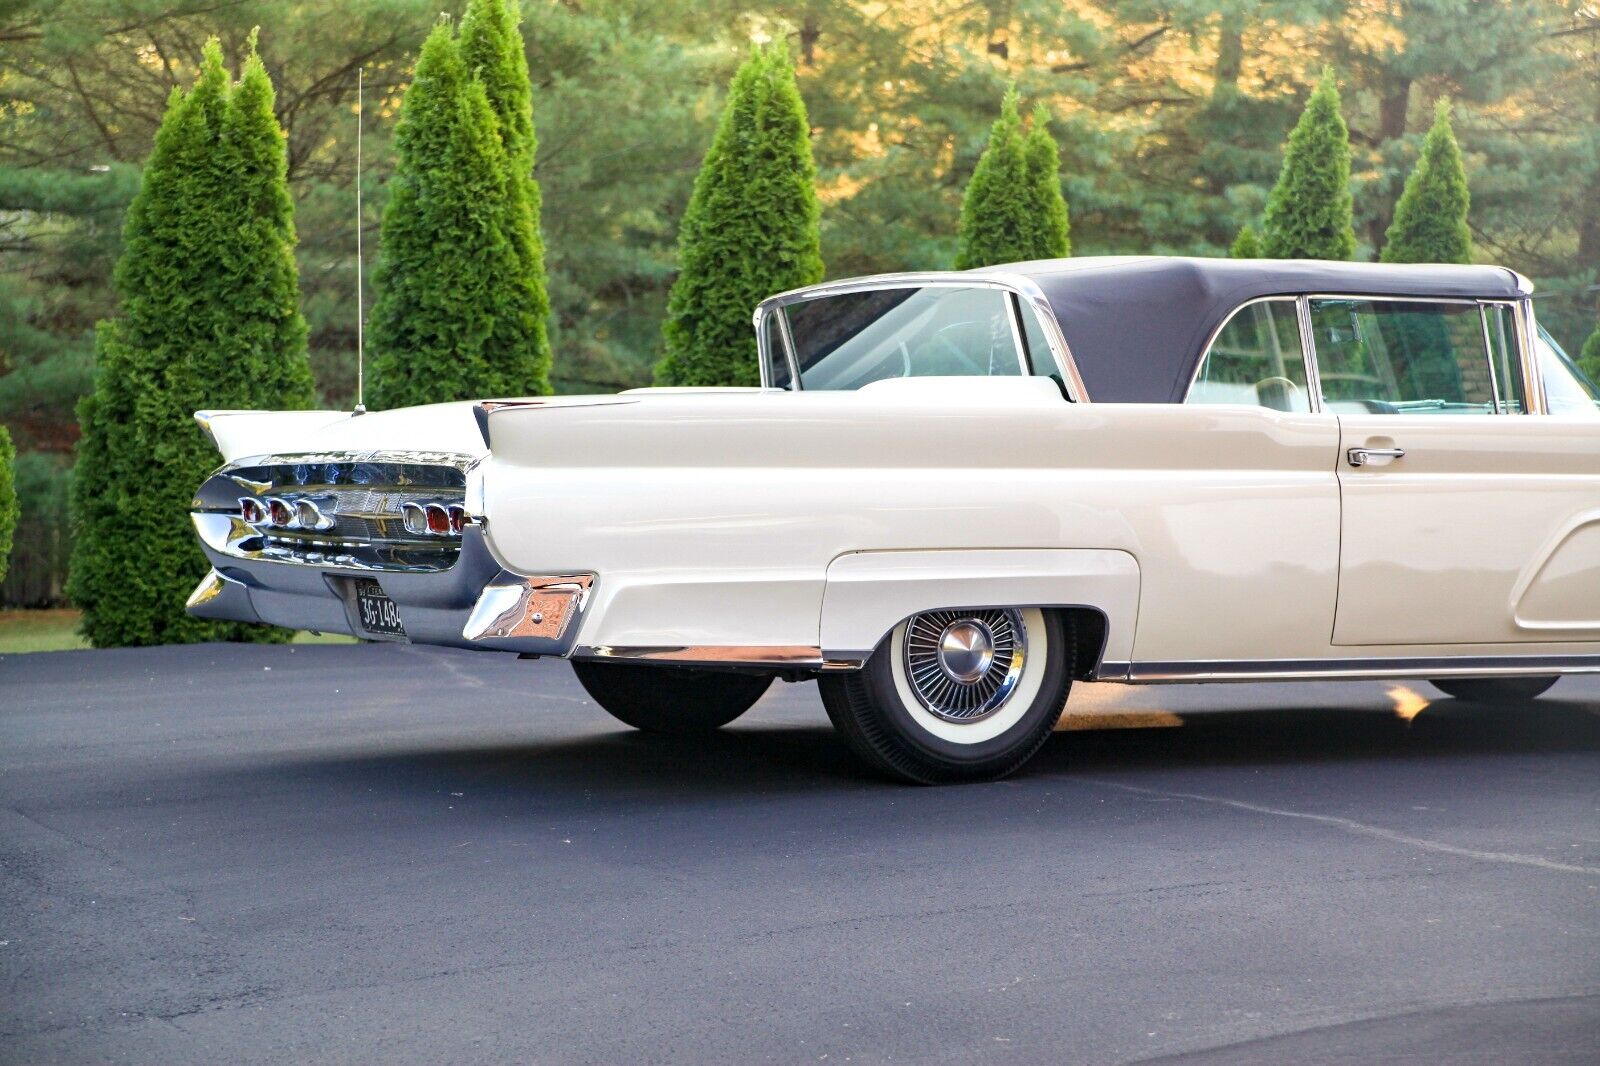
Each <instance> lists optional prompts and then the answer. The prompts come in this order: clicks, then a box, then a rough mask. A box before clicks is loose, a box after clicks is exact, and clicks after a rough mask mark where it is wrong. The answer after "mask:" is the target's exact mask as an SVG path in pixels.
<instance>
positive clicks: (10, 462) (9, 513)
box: [0, 426, 17, 581]
mask: <svg viewBox="0 0 1600 1066" xmlns="http://www.w3.org/2000/svg"><path fill="white" fill-rule="evenodd" d="M16 461H17V450H16V449H15V448H13V447H12V446H11V434H10V433H8V432H6V427H5V426H0V581H4V580H5V579H6V563H7V561H8V560H9V559H10V558H11V534H12V532H13V531H14V530H15V529H16V528H17V479H16V471H15V465H16Z"/></svg>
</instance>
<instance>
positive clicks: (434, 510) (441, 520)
mask: <svg viewBox="0 0 1600 1066" xmlns="http://www.w3.org/2000/svg"><path fill="white" fill-rule="evenodd" d="M427 512H428V532H429V533H431V534H433V535H434V536H436V537H443V536H446V535H448V534H449V532H450V513H449V512H448V511H446V510H445V509H444V505H443V504H438V503H430V504H428V507H427Z"/></svg>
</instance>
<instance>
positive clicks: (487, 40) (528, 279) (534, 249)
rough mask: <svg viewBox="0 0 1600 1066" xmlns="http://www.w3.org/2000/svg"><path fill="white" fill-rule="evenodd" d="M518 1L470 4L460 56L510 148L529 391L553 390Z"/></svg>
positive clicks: (513, 341) (534, 141)
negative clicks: (527, 292)
mask: <svg viewBox="0 0 1600 1066" xmlns="http://www.w3.org/2000/svg"><path fill="white" fill-rule="evenodd" d="M518 17H519V9H518V4H517V0H470V2H469V3H468V4H467V10H466V14H464V15H463V16H462V18H461V36H460V43H461V57H462V59H463V61H465V63H466V65H467V69H468V70H469V71H471V72H472V74H473V77H474V78H476V79H477V80H478V81H479V82H481V83H482V84H483V88H484V93H485V95H487V96H488V98H489V106H490V107H491V108H492V109H493V110H494V114H495V119H496V121H497V122H498V123H499V128H500V143H501V145H502V146H503V147H504V148H505V154H506V168H507V183H506V198H507V201H508V205H507V210H508V211H509V212H511V213H512V214H513V215H514V221H513V222H511V223H510V224H509V225H508V228H507V233H508V234H509V236H510V237H511V242H512V244H513V245H515V247H516V252H517V260H518V262H519V263H520V264H521V273H522V275H523V278H524V279H525V283H526V285H527V286H528V287H529V288H530V289H531V290H532V293H533V300H532V306H531V312H532V321H531V322H530V323H529V324H528V325H527V327H526V332H525V333H524V335H523V336H522V337H520V338H518V337H516V336H512V337H510V338H508V340H507V343H508V344H509V345H517V344H519V343H520V344H521V345H523V346H525V347H527V348H528V349H529V350H531V351H532V353H533V358H534V364H535V367H534V371H533V373H534V377H533V379H532V381H531V382H529V383H527V384H525V385H524V386H523V388H524V389H525V390H527V389H531V390H532V391H535V392H541V393H544V392H549V391H550V385H549V379H550V340H549V337H548V336H547V329H546V320H547V319H548V318H549V316H550V297H549V295H548V294H547V292H546V289H545V269H544V243H543V241H542V240H541V238H540V235H539V207H540V199H539V183H538V182H537V181H535V180H534V177H533V165H534V160H535V157H536V156H537V153H538V144H539V142H538V138H537V137H536V136H535V134H534V129H533V86H532V84H531V83H530V82H529V80H528V57H527V55H526V54H525V52H524V51H523V43H522V33H521V31H520V30H519V29H518V28H517V20H518Z"/></svg>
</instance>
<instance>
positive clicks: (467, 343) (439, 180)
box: [370, 22, 549, 407]
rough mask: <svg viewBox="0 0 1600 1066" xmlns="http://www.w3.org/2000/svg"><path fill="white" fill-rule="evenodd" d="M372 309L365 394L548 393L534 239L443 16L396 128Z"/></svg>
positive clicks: (494, 124)
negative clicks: (532, 266)
mask: <svg viewBox="0 0 1600 1066" xmlns="http://www.w3.org/2000/svg"><path fill="white" fill-rule="evenodd" d="M395 150H396V152H397V153H398V160H397V162H396V167H395V175H394V178H393V179H392V180H391V182H390V188H389V203H388V206H387V207H386V208H385V209H384V213H383V233H382V246H381V249H380V253H379V259H378V270H377V278H376V282H377V286H378V290H379V295H378V299H377V302H376V303H375V304H374V305H373V308H372V330H371V337H372V346H373V359H372V367H371V376H372V386H371V391H370V396H371V398H372V403H373V406H375V407H404V406H407V405H410V404H420V403H437V402H442V401H446V400H465V399H474V398H479V397H487V396H518V395H523V394H526V393H537V392H548V391H549V381H548V373H549V360H548V355H547V353H545V354H544V357H543V358H541V341H540V340H539V338H540V337H541V336H542V328H541V320H542V314H543V309H544V306H545V304H544V300H543V299H542V293H541V292H540V290H539V289H538V287H537V286H536V284H535V279H534V278H533V277H532V276H530V274H529V272H528V271H527V269H526V261H525V260H524V259H523V258H522V257H521V255H519V250H526V249H528V248H530V247H532V246H533V244H534V243H535V242H536V240H537V238H536V235H534V234H533V232H532V225H533V222H532V219H531V217H530V215H529V210H528V202H527V199H526V198H525V197H524V196H522V195H519V194H518V193H517V192H516V191H515V190H516V185H517V183H516V182H515V181H514V180H513V178H512V174H511V169H510V163H509V162H508V159H507V155H506V149H505V146H504V145H503V144H502V142H501V138H500V124H499V122H498V120H496V118H495V115H494V109H493V108H492V107H491V106H490V104H489V97H488V93H487V92H486V91H485V88H484V84H483V82H481V81H479V80H477V79H476V78H473V77H472V76H471V74H470V73H469V71H468V69H467V65H466V61H465V60H464V59H463V58H462V54H461V48H460V45H459V43H458V42H457V40H456V37H455V35H454V33H453V32H452V30H451V27H450V25H449V24H448V23H443V22H441V23H440V24H439V25H438V26H436V27H435V28H434V31H433V33H431V34H430V35H429V36H428V39H427V41H426V43H424V44H423V46H422V54H421V56H420V57H419V58H418V60H417V69H416V75H415V77H414V78H413V80H412V82H411V87H410V88H409V89H407V90H406V95H405V103H404V105H403V107H402V111H401V116H400V122H399V125H398V126H397V127H396V129H395Z"/></svg>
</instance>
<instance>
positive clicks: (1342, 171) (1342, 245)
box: [1262, 69, 1356, 259]
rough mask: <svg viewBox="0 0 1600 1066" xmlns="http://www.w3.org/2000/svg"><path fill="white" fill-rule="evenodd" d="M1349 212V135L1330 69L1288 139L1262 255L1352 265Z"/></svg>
mask: <svg viewBox="0 0 1600 1066" xmlns="http://www.w3.org/2000/svg"><path fill="white" fill-rule="evenodd" d="M1351 206H1352V202H1351V197H1350V131H1349V129H1348V128H1347V127H1346V126H1345V123H1344V116H1343V115H1342V114H1340V112H1339V87H1338V85H1337V84H1336V83H1335V82H1334V78H1333V71H1332V70H1331V69H1330V70H1326V71H1323V74H1322V81H1321V82H1320V83H1319V84H1318V85H1317V88H1316V91H1315V92H1313V93H1312V94H1311V99H1310V100H1308V101H1307V102H1306V109H1305V112H1304V113H1303V114H1302V115H1301V116H1300V121H1299V122H1297V123H1295V127H1294V131H1293V132H1292V133H1290V134H1289V145H1288V147H1287V149H1286V150H1285V151H1284V154H1283V170H1282V171H1281V172H1280V173H1279V175H1278V183H1277V184H1276V185H1274V186H1273V188H1272V194H1271V196H1270V197H1268V199H1267V216H1266V225H1265V227H1264V233H1263V235H1262V238H1263V239H1262V250H1263V251H1264V252H1265V253H1266V254H1267V256H1268V257H1270V258H1272V259H1349V258H1350V257H1351V256H1353V255H1355V251H1356V235H1355V230H1354V229H1353V228H1352V223H1351Z"/></svg>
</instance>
